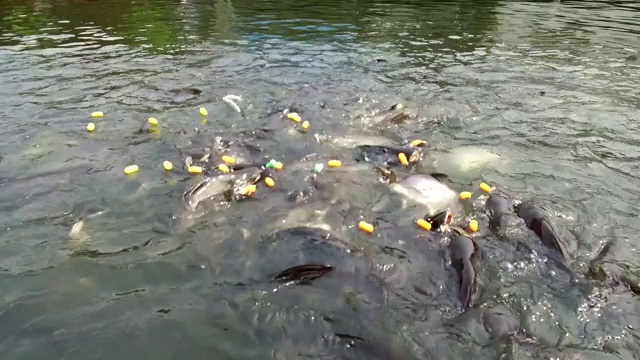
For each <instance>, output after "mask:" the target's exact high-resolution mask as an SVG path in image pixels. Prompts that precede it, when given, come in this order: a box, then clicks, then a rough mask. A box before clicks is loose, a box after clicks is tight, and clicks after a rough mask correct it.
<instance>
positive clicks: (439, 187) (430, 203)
mask: <svg viewBox="0 0 640 360" xmlns="http://www.w3.org/2000/svg"><path fill="white" fill-rule="evenodd" d="M383 172H389V170H388V169H387V170H386V171H383ZM394 178H395V179H396V181H395V182H393V179H394ZM445 178H447V176H446V175H444V174H440V173H432V174H412V175H409V176H407V177H405V178H403V179H401V180H397V176H396V175H395V173H394V175H391V178H390V180H391V181H390V184H389V186H390V187H391V190H393V191H394V192H396V193H398V194H400V195H402V196H404V198H405V199H407V200H409V201H411V202H413V203H417V204H420V205H422V206H424V207H425V208H426V211H425V212H426V214H437V213H439V212H441V211H444V210H447V209H449V210H450V211H452V212H453V213H454V215H456V214H457V213H458V210H460V205H459V202H458V193H457V192H456V191H454V190H453V189H451V188H450V187H449V186H448V185H446V184H444V183H443V180H444V179H445Z"/></svg>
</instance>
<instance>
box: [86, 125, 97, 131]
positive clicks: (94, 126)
mask: <svg viewBox="0 0 640 360" xmlns="http://www.w3.org/2000/svg"><path fill="white" fill-rule="evenodd" d="M95 129H96V124H94V123H88V124H87V131H88V132H92V131H93V130H95Z"/></svg>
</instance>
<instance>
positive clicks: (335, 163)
mask: <svg viewBox="0 0 640 360" xmlns="http://www.w3.org/2000/svg"><path fill="white" fill-rule="evenodd" d="M327 165H329V167H330V168H336V167H340V166H342V161H340V160H329V161H328V162H327Z"/></svg>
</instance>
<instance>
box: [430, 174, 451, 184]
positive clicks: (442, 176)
mask: <svg viewBox="0 0 640 360" xmlns="http://www.w3.org/2000/svg"><path fill="white" fill-rule="evenodd" d="M429 175H430V176H431V177H433V178H434V179H436V180H438V181H440V182H443V181H445V180H449V175H447V174H444V173H439V172H434V173H430V174H429Z"/></svg>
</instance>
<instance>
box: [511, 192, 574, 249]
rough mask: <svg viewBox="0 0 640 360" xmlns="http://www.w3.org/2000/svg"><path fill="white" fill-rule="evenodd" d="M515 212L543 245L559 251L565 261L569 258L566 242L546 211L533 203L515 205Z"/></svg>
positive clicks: (526, 202)
mask: <svg viewBox="0 0 640 360" xmlns="http://www.w3.org/2000/svg"><path fill="white" fill-rule="evenodd" d="M514 210H515V211H516V214H517V215H518V216H519V217H520V218H522V219H523V220H524V222H525V223H526V225H527V227H528V228H529V229H531V230H532V231H533V232H534V233H535V234H536V235H537V236H538V238H539V239H540V241H542V245H544V246H545V247H547V248H549V249H552V250H555V251H557V253H558V254H559V255H560V256H561V257H562V258H563V259H565V260H566V259H568V258H569V253H568V252H567V249H566V247H565V245H564V242H563V240H562V238H561V237H560V234H559V233H558V230H557V229H556V227H555V226H554V224H553V222H552V220H551V216H550V215H549V214H548V213H547V212H546V211H545V210H543V209H542V208H540V207H539V206H538V205H536V204H535V203H533V202H532V201H525V202H521V203H517V204H515V205H514Z"/></svg>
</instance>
